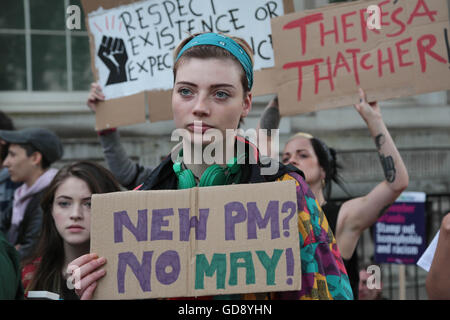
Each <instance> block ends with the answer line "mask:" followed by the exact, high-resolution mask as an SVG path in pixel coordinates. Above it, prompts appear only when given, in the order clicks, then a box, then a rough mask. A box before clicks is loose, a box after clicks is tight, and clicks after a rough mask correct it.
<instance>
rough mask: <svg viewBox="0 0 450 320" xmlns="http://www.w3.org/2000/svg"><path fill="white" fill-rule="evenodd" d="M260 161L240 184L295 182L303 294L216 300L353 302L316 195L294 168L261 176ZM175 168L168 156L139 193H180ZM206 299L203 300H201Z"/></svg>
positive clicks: (250, 166)
mask: <svg viewBox="0 0 450 320" xmlns="http://www.w3.org/2000/svg"><path fill="white" fill-rule="evenodd" d="M259 160H260V159H258V161H257V163H256V164H244V165H242V166H243V168H242V177H241V183H260V182H270V181H287V180H295V182H296V187H297V204H298V218H299V219H298V221H299V222H298V229H299V241H300V259H301V268H302V289H301V291H286V292H278V293H271V294H258V293H257V294H245V295H227V296H215V297H214V298H215V299H269V298H270V299H296V300H299V299H301V300H322V299H325V300H333V299H336V300H352V299H353V293H352V289H351V286H350V281H349V278H348V275H347V271H346V269H345V266H344V263H343V261H342V257H341V253H340V252H339V249H338V247H337V244H336V238H335V237H334V235H333V232H332V231H331V229H330V227H329V225H328V221H327V219H326V217H325V214H324V213H323V211H322V209H321V208H320V205H319V204H318V202H317V201H316V199H315V197H314V194H313V193H312V191H311V190H310V188H309V187H308V185H307V184H306V182H305V180H304V178H303V177H302V176H301V174H302V172H301V171H300V170H298V169H296V168H294V167H292V166H284V165H283V164H281V163H280V164H279V169H278V172H277V173H276V174H275V175H271V176H264V175H262V174H261V168H262V167H263V166H264V165H262V164H261V162H260V161H259ZM264 163H265V162H264ZM172 166H173V162H172V160H171V157H170V156H168V157H167V158H166V159H165V160H163V162H162V163H161V164H160V165H159V166H158V167H157V168H155V170H154V171H153V172H152V173H151V174H150V176H149V177H148V178H147V180H146V181H145V182H144V183H143V184H142V185H140V186H139V187H138V188H137V189H138V190H170V189H172V190H173V189H177V177H176V175H175V173H174V171H173V169H172ZM266 167H267V165H266ZM205 298H206V297H203V298H202V299H205ZM183 299H186V298H183Z"/></svg>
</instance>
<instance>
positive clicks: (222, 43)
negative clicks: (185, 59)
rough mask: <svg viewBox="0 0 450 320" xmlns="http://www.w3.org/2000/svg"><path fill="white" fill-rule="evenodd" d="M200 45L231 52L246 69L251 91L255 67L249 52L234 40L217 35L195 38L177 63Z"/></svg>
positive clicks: (183, 49) (204, 35)
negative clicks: (189, 50)
mask: <svg viewBox="0 0 450 320" xmlns="http://www.w3.org/2000/svg"><path fill="white" fill-rule="evenodd" d="M200 45H212V46H217V47H220V48H223V49H225V50H227V51H228V52H230V53H231V54H232V55H233V56H235V57H236V59H238V60H239V62H240V63H241V65H242V67H243V68H244V71H245V75H246V77H247V81H248V89H249V90H250V89H251V88H252V86H253V66H252V60H251V59H250V57H249V56H248V54H247V52H245V50H244V49H242V47H241V46H240V45H239V44H238V43H237V42H236V41H234V40H233V39H231V38H229V37H227V36H224V35H221V34H217V33H212V32H211V33H202V34H200V35H198V36H196V37H194V38H193V39H192V40H191V41H189V42H188V43H186V45H185V46H184V47H183V48H182V49H181V51H180V53H179V54H178V56H177V58H176V59H175V62H177V61H178V59H180V57H181V55H182V54H183V53H184V52H185V51H186V50H187V49H190V48H192V47H195V46H200Z"/></svg>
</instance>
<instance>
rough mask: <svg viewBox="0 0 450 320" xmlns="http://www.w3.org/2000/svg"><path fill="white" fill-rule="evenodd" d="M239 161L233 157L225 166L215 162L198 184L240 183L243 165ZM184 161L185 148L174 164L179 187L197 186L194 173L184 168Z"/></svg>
mask: <svg viewBox="0 0 450 320" xmlns="http://www.w3.org/2000/svg"><path fill="white" fill-rule="evenodd" d="M237 162H238V161H237V158H236V157H233V158H232V159H231V160H230V161H229V162H228V163H227V166H226V167H225V168H224V167H221V166H219V165H218V164H213V165H212V166H210V167H209V168H208V169H206V170H205V172H204V173H203V174H202V177H201V178H200V182H199V184H198V186H199V187H209V186H223V185H228V184H231V183H238V182H239V181H240V178H241V166H240V165H239V164H238V163H237ZM182 163H183V149H181V150H180V152H179V154H178V158H177V161H176V162H175V163H174V164H173V171H174V172H175V174H176V176H177V178H178V189H189V188H193V187H195V186H197V182H196V181H195V176H194V174H193V173H192V171H191V170H190V169H187V168H183V164H182Z"/></svg>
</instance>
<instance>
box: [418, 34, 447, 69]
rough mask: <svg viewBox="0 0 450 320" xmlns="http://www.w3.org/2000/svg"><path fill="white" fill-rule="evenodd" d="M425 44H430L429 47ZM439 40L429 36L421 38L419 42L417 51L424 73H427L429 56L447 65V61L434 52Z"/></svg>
mask: <svg viewBox="0 0 450 320" xmlns="http://www.w3.org/2000/svg"><path fill="white" fill-rule="evenodd" d="M425 42H428V45H425ZM436 42H437V39H436V37H435V36H434V35H432V34H427V35H424V36H422V37H420V38H419V40H417V50H418V52H419V59H420V65H421V68H422V72H426V71H427V55H428V56H430V57H432V58H433V59H435V60H437V61H439V62H442V63H445V64H447V60H445V59H444V58H442V57H441V56H440V55H438V54H437V53H436V52H434V51H432V50H431V49H433V47H434V46H435V45H436Z"/></svg>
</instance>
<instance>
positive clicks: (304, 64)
mask: <svg viewBox="0 0 450 320" xmlns="http://www.w3.org/2000/svg"><path fill="white" fill-rule="evenodd" d="M322 62H323V59H312V60H308V61H296V62H290V63H286V64H285V65H284V66H283V69H285V70H287V69H291V68H297V69H298V91H297V100H298V101H301V100H302V88H303V67H307V66H312V65H315V64H318V63H322Z"/></svg>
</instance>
